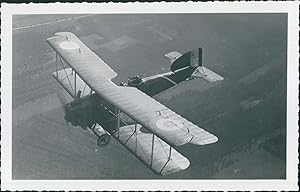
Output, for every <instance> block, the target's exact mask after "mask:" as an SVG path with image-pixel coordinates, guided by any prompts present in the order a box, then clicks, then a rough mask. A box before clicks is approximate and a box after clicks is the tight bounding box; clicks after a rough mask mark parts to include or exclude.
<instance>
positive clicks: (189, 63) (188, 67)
mask: <svg viewBox="0 0 300 192" xmlns="http://www.w3.org/2000/svg"><path fill="white" fill-rule="evenodd" d="M165 56H166V57H168V58H169V59H170V61H171V71H172V72H173V73H175V74H176V73H179V72H180V71H187V72H188V73H185V75H187V76H186V78H202V79H204V80H206V81H208V82H215V81H222V80H223V79H224V78H223V77H222V76H220V75H219V74H217V73H215V72H213V71H212V70H210V69H208V68H206V67H204V66H203V62H202V48H198V49H195V50H193V51H189V52H187V53H185V54H183V55H181V54H180V53H178V52H176V51H173V52H170V53H168V54H166V55H165ZM181 73H182V72H181Z"/></svg>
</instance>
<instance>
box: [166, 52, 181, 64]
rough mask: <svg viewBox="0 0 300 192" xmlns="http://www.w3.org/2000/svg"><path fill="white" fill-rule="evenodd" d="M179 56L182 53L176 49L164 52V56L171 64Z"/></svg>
mask: <svg viewBox="0 0 300 192" xmlns="http://www.w3.org/2000/svg"><path fill="white" fill-rule="evenodd" d="M181 56H182V54H181V53H179V52H177V51H172V52H170V53H167V54H165V57H167V58H168V59H169V60H170V62H171V64H172V63H173V62H174V61H175V60H176V59H178V58H179V57H181Z"/></svg>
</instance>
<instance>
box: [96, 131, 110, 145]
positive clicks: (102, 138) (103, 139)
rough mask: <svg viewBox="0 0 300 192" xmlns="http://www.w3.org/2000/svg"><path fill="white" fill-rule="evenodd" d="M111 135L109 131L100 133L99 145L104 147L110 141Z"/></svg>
mask: <svg viewBox="0 0 300 192" xmlns="http://www.w3.org/2000/svg"><path fill="white" fill-rule="evenodd" d="M110 139H111V136H110V135H109V134H107V133H104V134H102V135H100V136H99V137H98V139H97V145H98V146H99V147H104V146H106V145H107V144H108V143H109V142H110Z"/></svg>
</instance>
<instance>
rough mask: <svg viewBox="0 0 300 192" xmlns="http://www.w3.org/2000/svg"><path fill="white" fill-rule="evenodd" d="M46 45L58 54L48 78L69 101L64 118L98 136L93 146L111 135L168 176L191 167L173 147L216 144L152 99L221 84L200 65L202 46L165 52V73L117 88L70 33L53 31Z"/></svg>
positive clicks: (104, 66) (99, 61)
mask: <svg viewBox="0 0 300 192" xmlns="http://www.w3.org/2000/svg"><path fill="white" fill-rule="evenodd" d="M47 42H48V44H49V45H50V46H51V47H52V48H53V49H54V51H55V52H56V71H55V72H53V74H52V75H53V77H54V78H55V79H56V80H57V82H58V83H59V84H60V85H61V86H62V87H63V88H64V89H65V90H66V91H67V92H68V93H69V95H70V96H71V97H72V100H73V101H71V102H69V103H66V104H65V120H66V121H67V122H69V123H71V124H72V125H73V126H80V127H82V128H83V129H87V130H89V131H90V132H91V133H93V134H94V135H96V137H97V145H99V146H105V145H107V144H108V143H109V141H110V138H111V137H113V138H115V139H116V140H117V141H118V142H119V143H120V144H122V145H123V146H125V147H126V148H127V149H128V150H129V151H130V152H131V153H132V154H134V155H135V156H136V157H137V158H138V159H139V160H141V161H142V162H143V163H144V164H145V165H146V166H147V167H149V168H150V169H151V170H152V171H154V173H156V174H159V175H167V174H171V173H175V172H177V171H181V170H184V169H186V168H188V167H189V165H190V162H189V160H188V159H187V158H186V157H184V156H183V155H182V154H180V153H179V152H178V151H177V150H176V149H175V147H178V146H182V145H184V144H188V143H190V144H194V145H206V144H211V143H215V142H217V141H218V138H217V137H216V136H214V135H213V134H211V133H209V132H208V131H206V130H204V129H202V128H200V127H198V126H197V125H195V124H193V123H192V122H190V121H188V120H187V119H185V118H184V117H182V116H180V115H178V114H177V113H175V112H174V111H172V110H170V109H169V108H168V107H166V106H164V105H163V104H161V103H159V102H158V101H156V100H154V99H153V98H152V96H154V95H156V94H158V93H160V92H162V91H165V90H166V89H168V88H170V87H173V86H175V85H177V84H179V83H181V82H183V81H186V80H189V79H193V78H202V79H204V80H206V81H208V82H216V81H220V80H223V77H221V76H220V75H218V74H217V73H215V72H213V71H211V70H210V69H208V68H206V67H204V66H202V49H201V48H199V49H196V50H194V51H189V52H187V53H185V54H180V53H179V52H176V51H173V52H170V53H168V54H166V55H165V56H166V57H167V58H169V60H170V62H171V71H170V72H168V73H164V74H158V75H154V76H151V77H146V78H141V77H139V76H135V77H133V78H129V79H128V82H126V83H121V84H120V85H117V84H115V83H113V81H112V79H113V78H115V77H116V76H117V73H116V72H115V71H114V70H113V69H111V68H110V67H109V66H108V65H107V64H106V63H105V62H104V61H103V60H102V59H101V58H100V57H98V56H97V55H96V54H95V53H94V52H93V51H91V50H90V49H89V48H88V47H87V46H86V45H85V44H84V43H82V42H81V41H80V40H79V39H78V38H77V37H76V36H75V35H74V34H73V33H70V32H59V33H55V35H54V36H53V37H50V38H48V39H47Z"/></svg>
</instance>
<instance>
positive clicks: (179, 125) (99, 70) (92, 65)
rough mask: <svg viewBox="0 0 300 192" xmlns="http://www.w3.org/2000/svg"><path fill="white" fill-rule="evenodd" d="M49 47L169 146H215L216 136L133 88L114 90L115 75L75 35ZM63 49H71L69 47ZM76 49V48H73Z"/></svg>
mask: <svg viewBox="0 0 300 192" xmlns="http://www.w3.org/2000/svg"><path fill="white" fill-rule="evenodd" d="M47 41H48V43H49V44H50V45H51V47H52V48H53V49H54V50H55V51H56V52H57V53H58V54H59V55H60V56H61V57H62V58H63V59H64V61H65V62H67V63H68V64H69V65H70V66H71V67H72V68H73V69H74V71H76V73H77V74H78V75H79V76H80V77H81V78H82V80H84V82H86V83H87V84H88V85H89V86H90V88H91V89H92V90H94V91H95V92H96V93H97V94H98V95H99V96H100V97H102V98H104V99H105V100H107V101H109V102H110V103H112V104H113V105H115V106H116V107H117V108H119V109H120V110H121V111H122V112H124V113H126V114H127V115H128V116H130V117H131V118H132V119H134V120H135V121H136V122H137V123H139V124H141V125H143V127H145V128H146V129H148V130H150V131H151V132H153V133H154V134H156V135H157V136H158V137H159V138H161V139H163V140H164V141H166V142H167V143H168V144H171V145H175V146H180V145H184V144H186V143H192V144H197V145H203V144H209V143H214V142H216V141H217V140H218V139H217V137H216V136H214V135H212V134H210V133H208V132H207V131H205V130H203V129H201V128H199V127H198V126H197V125H194V124H193V123H191V122H189V121H188V120H186V119H184V118H183V117H181V116H180V115H178V114H176V113H175V112H173V111H171V110H170V109H168V108H167V107H165V106H164V105H162V104H161V103H159V102H157V101H156V100H154V99H152V98H151V97H149V96H148V95H146V94H145V93H143V92H141V91H139V90H138V89H136V88H134V87H122V86H117V85H115V84H114V83H113V82H111V81H110V79H111V78H113V77H115V75H116V73H115V72H114V71H113V70H112V69H111V68H110V67H109V66H108V65H107V64H106V63H105V62H104V61H103V60H101V59H100V58H99V59H98V60H97V59H96V58H95V57H97V56H96V54H94V53H92V51H91V50H90V49H89V48H87V47H86V46H85V45H84V44H83V43H82V42H81V41H80V40H79V39H78V38H77V37H76V36H75V35H74V34H72V33H69V32H61V33H57V34H55V36H54V37H51V38H49V39H47ZM65 45H72V46H70V47H73V48H69V46H65ZM74 47H75V48H74Z"/></svg>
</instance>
